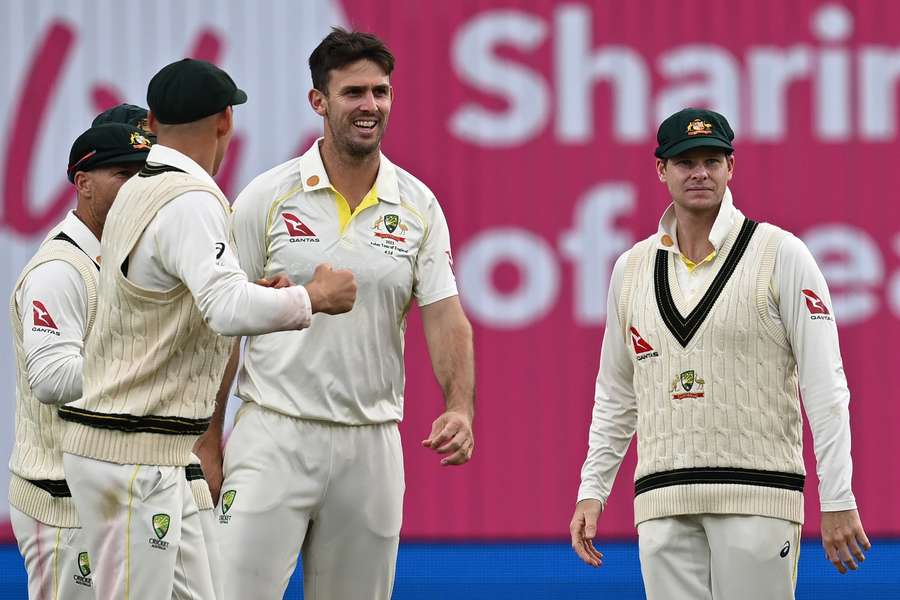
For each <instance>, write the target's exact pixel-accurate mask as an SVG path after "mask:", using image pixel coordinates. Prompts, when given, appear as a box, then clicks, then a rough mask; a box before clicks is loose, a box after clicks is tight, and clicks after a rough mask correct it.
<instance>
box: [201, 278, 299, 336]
mask: <svg viewBox="0 0 900 600" xmlns="http://www.w3.org/2000/svg"><path fill="white" fill-rule="evenodd" d="M195 298H196V299H197V306H198V308H199V309H200V312H201V313H202V314H203V317H204V319H205V320H206V322H207V323H209V326H210V327H211V328H212V329H213V331H215V332H216V333H218V334H219V335H225V336H242V335H259V334H264V333H271V332H273V331H289V330H294V329H303V328H306V327H309V324H310V320H311V318H312V308H311V306H310V300H309V294H307V292H306V289H305V288H304V287H303V286H294V287H290V288H282V289H273V288H267V287H262V286H258V285H256V284H254V283H252V282H249V281H247V280H246V279H245V278H244V276H243V273H239V274H235V275H233V276H230V277H223V278H221V279H220V280H219V281H217V282H214V283H213V284H212V285H209V286H207V287H205V288H204V289H202V290H200V291H199V293H198V294H196V295H195Z"/></svg>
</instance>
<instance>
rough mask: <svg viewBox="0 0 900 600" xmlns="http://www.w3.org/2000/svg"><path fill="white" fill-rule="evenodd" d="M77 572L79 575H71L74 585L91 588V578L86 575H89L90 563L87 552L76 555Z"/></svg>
mask: <svg viewBox="0 0 900 600" xmlns="http://www.w3.org/2000/svg"><path fill="white" fill-rule="evenodd" d="M77 562H78V570H79V571H80V572H81V575H77V574H76V575H73V576H72V579H74V580H75V583H77V584H78V585H83V586H84V587H92V586H93V583H92V582H91V578H90V577H88V575H90V574H91V561H90V559H89V558H88V553H87V552H79V553H78V558H77Z"/></svg>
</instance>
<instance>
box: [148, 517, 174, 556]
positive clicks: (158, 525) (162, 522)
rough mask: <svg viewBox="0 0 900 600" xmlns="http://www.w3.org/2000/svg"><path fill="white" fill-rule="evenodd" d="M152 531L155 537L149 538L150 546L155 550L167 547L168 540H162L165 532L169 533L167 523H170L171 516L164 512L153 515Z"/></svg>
mask: <svg viewBox="0 0 900 600" xmlns="http://www.w3.org/2000/svg"><path fill="white" fill-rule="evenodd" d="M152 523H153V533H155V534H156V539H153V538H149V540H148V541H149V542H150V546H151V547H152V548H156V549H157V550H166V549H168V548H169V542H165V541H163V538H164V537H166V534H167V533H169V525H171V524H172V518H171V517H169V515H167V514H165V513H159V514H156V515H153V521H152Z"/></svg>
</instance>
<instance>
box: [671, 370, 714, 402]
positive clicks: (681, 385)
mask: <svg viewBox="0 0 900 600" xmlns="http://www.w3.org/2000/svg"><path fill="white" fill-rule="evenodd" d="M705 384H706V382H705V381H704V380H703V378H702V377H700V376H698V375H697V373H696V372H694V370H693V369H691V370H690V371H683V372H682V373H681V374H680V375H679V376H678V377H676V378H675V379H673V380H672V389H671V393H672V399H673V400H684V399H685V398H703V397H704V395H705V394H704V393H703V386H704V385H705Z"/></svg>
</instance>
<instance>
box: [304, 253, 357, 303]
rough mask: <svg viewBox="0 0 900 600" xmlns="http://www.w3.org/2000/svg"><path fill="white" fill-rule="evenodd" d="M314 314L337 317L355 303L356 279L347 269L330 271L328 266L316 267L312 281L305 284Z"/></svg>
mask: <svg viewBox="0 0 900 600" xmlns="http://www.w3.org/2000/svg"><path fill="white" fill-rule="evenodd" d="M306 291H307V292H308V293H309V301H310V304H311V305H312V311H313V312H314V313H317V312H321V313H325V314H329V315H339V314H341V313H345V312H348V311H349V310H350V309H352V308H353V304H354V302H356V278H355V277H354V276H353V273H352V272H351V271H350V270H349V269H337V270H335V269H332V268H331V265H329V264H321V265H319V266H317V267H316V270H315V272H314V273H313V278H312V281H310V282H309V283H307V284H306Z"/></svg>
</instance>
